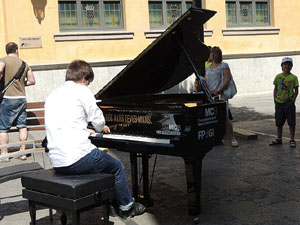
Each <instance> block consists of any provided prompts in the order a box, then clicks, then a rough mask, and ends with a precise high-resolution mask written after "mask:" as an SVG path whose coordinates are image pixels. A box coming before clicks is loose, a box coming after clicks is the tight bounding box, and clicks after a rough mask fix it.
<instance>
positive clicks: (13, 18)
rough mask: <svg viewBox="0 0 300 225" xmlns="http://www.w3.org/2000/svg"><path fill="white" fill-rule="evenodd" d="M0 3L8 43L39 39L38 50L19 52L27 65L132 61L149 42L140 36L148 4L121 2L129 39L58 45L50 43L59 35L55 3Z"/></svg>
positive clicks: (22, 0)
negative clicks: (3, 4) (77, 60)
mask: <svg viewBox="0 0 300 225" xmlns="http://www.w3.org/2000/svg"><path fill="white" fill-rule="evenodd" d="M2 1H5V3H6V10H7V13H6V16H7V27H8V30H7V38H8V41H14V42H16V43H18V44H19V37H33V36H41V39H42V48H35V49H34V48H31V49H20V57H21V58H24V59H25V60H26V61H27V62H28V63H29V64H48V63H66V62H70V61H72V60H73V59H78V58H80V59H84V60H86V61H89V62H96V61H111V60H124V59H133V58H134V57H136V56H137V55H138V54H139V53H140V52H141V51H142V50H143V49H144V48H145V47H146V46H147V45H148V44H149V43H151V42H152V40H148V39H145V35H144V32H145V31H148V30H149V15H148V1H136V0H125V1H124V14H125V15H124V18H125V19H124V21H125V31H129V32H134V37H133V39H123V40H89V41H60V42H57V41H55V40H54V34H58V33H59V20H58V2H57V1H47V0H31V1H28V0H2ZM2 11H3V10H2ZM0 40H1V39H0ZM2 46H3V45H2Z"/></svg>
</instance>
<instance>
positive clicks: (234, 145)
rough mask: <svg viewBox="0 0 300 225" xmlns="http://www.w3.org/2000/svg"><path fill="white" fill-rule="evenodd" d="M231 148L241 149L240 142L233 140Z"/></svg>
mask: <svg viewBox="0 0 300 225" xmlns="http://www.w3.org/2000/svg"><path fill="white" fill-rule="evenodd" d="M231 146H232V147H239V143H238V141H237V140H236V139H235V140H232V141H231Z"/></svg>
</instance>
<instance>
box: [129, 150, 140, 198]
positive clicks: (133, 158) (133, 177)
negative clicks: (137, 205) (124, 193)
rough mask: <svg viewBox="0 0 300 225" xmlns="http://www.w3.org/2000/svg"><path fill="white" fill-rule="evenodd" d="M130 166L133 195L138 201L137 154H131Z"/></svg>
mask: <svg viewBox="0 0 300 225" xmlns="http://www.w3.org/2000/svg"><path fill="white" fill-rule="evenodd" d="M130 165H131V182H132V194H133V197H134V198H135V199H136V200H137V199H138V197H139V183H138V169H137V168H138V167H137V153H134V152H130Z"/></svg>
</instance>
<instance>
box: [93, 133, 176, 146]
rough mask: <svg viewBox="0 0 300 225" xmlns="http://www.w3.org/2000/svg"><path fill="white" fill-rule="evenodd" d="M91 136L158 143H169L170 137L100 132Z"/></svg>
mask: <svg viewBox="0 0 300 225" xmlns="http://www.w3.org/2000/svg"><path fill="white" fill-rule="evenodd" d="M90 136H91V137H102V138H106V139H117V140H124V141H138V142H148V143H158V144H170V139H162V138H150V137H142V136H129V135H124V134H122V135H121V134H102V133H95V134H91V135H90Z"/></svg>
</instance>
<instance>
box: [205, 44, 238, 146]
mask: <svg viewBox="0 0 300 225" xmlns="http://www.w3.org/2000/svg"><path fill="white" fill-rule="evenodd" d="M211 55H212V60H213V61H212V64H211V65H210V66H208V67H207V68H206V74H205V80H206V83H207V88H208V90H209V91H210V92H211V94H212V95H213V96H217V95H220V96H221V99H222V100H225V101H227V113H228V119H227V136H228V138H229V139H230V140H231V144H232V146H233V147H238V146H239V144H238V142H237V140H236V138H235V136H234V133H233V127H232V119H233V117H232V114H231V112H230V109H229V107H228V99H226V98H225V97H224V95H222V94H223V92H224V90H226V89H227V88H228V85H229V82H230V79H231V73H230V69H229V66H228V64H227V63H225V62H223V56H222V50H221V49H220V48H219V47H213V48H212V49H211Z"/></svg>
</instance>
